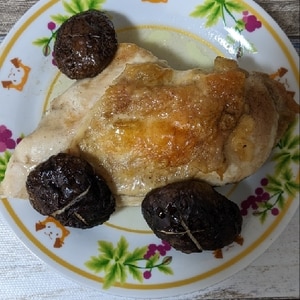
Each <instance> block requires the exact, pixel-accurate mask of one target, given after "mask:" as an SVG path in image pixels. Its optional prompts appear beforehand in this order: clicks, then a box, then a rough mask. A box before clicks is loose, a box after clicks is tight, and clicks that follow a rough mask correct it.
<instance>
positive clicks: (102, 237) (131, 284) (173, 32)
mask: <svg viewBox="0 0 300 300" xmlns="http://www.w3.org/2000/svg"><path fill="white" fill-rule="evenodd" d="M83 2H84V3H86V4H85V5H82V4H81V3H83ZM217 2H218V1H210V0H206V1H201V0H189V1H185V2H184V4H183V1H181V0H160V1H159V0H152V1H150V0H148V1H146V0H130V1H129V0H128V1H118V0H98V1H79V0H65V1H57V0H52V1H40V2H39V3H38V4H37V5H35V6H34V7H33V8H32V9H31V10H29V12H28V13H26V14H25V15H24V17H23V18H22V19H21V20H20V21H19V22H18V23H17V24H16V26H15V27H14V28H13V29H12V31H11V32H10V33H9V34H8V36H7V37H6V39H5V40H4V42H3V43H2V45H1V52H0V81H1V84H0V107H1V110H0V180H2V178H3V174H4V171H5V168H6V163H7V160H8V159H9V157H10V153H11V152H12V151H13V149H14V148H15V146H16V144H17V142H18V140H19V138H22V136H24V135H27V134H29V133H30V132H31V131H32V130H34V129H35V128H36V126H37V124H38V122H39V120H40V118H41V116H42V113H43V111H44V108H45V106H46V105H47V103H48V102H49V101H50V100H51V99H52V98H53V97H54V96H55V95H57V94H58V93H60V92H61V91H62V90H64V89H66V88H67V86H68V85H69V84H70V83H71V82H70V80H67V79H66V78H65V77H64V76H61V75H60V74H59V72H58V71H57V68H56V67H55V66H54V65H53V64H52V49H53V38H52V37H53V34H54V32H55V31H56V30H57V28H58V26H59V25H60V22H61V21H62V19H63V17H68V16H70V15H72V14H74V13H75V12H78V11H80V10H85V9H87V7H88V6H87V5H92V4H93V5H95V7H96V8H98V9H103V10H105V11H107V12H108V14H109V15H110V16H111V18H112V20H113V22H114V24H115V27H116V29H117V32H118V36H119V41H127V42H136V43H137V44H139V45H141V46H143V47H145V48H148V49H149V50H151V51H153V52H154V53H155V54H156V55H158V56H159V57H161V58H163V59H167V60H168V61H169V62H170V64H171V65H172V66H173V67H176V68H179V69H184V68H189V67H199V66H200V67H207V66H210V65H212V61H213V59H214V57H215V56H216V55H224V56H226V57H231V58H236V56H237V55H240V56H241V58H239V63H240V65H241V66H242V67H244V68H246V69H248V70H260V71H264V72H268V73H270V74H271V73H272V74H273V73H276V72H277V70H278V69H280V68H285V69H286V70H287V72H286V73H285V74H284V75H283V76H278V77H277V78H278V80H280V81H282V82H283V83H284V84H285V85H286V86H287V88H288V89H289V90H291V91H294V92H295V93H296V94H295V99H299V94H298V93H299V83H298V81H297V78H299V69H298V66H299V57H298V55H297V53H296V51H295V50H294V48H293V47H292V45H291V43H290V42H289V40H288V39H287V37H286V36H285V34H284V33H283V32H282V31H281V30H280V28H279V27H278V26H277V25H276V24H275V22H274V21H273V20H272V19H271V18H270V17H269V16H268V15H267V14H266V13H265V12H264V11H263V10H262V9H261V8H260V7H259V6H257V5H256V4H255V3H254V2H252V1H250V0H249V1H226V6H223V7H222V6H218V5H220V4H217ZM210 4H211V5H210ZM218 9H219V10H218ZM298 127H299V120H297V122H296V124H295V126H294V127H292V128H291V129H290V130H289V132H288V134H287V135H286V136H285V138H284V139H282V141H281V143H280V145H279V146H278V147H276V148H275V150H274V152H273V154H272V156H271V157H270V160H269V161H268V162H267V163H266V164H265V165H264V166H263V167H262V168H261V169H260V170H259V171H258V172H257V173H256V174H255V175H253V176H251V177H250V178H248V179H246V180H244V181H243V182H241V183H239V184H238V185H235V186H227V187H226V188H221V189H219V190H220V191H221V192H222V193H224V194H226V195H227V196H228V197H229V198H230V199H231V200H233V201H235V202H236V203H237V204H238V205H239V206H240V207H241V212H242V214H243V220H244V222H243V228H242V236H243V238H244V243H243V245H239V244H237V243H234V244H232V245H230V246H228V247H226V248H224V249H223V258H222V259H217V258H215V257H214V255H213V253H212V252H204V253H199V254H190V255H186V254H182V253H180V252H178V251H175V250H173V249H169V248H168V247H166V245H164V244H163V243H162V241H160V240H159V239H158V238H156V237H155V236H154V235H153V234H152V233H151V232H150V231H149V229H148V228H147V226H146V224H145V222H144V220H143V218H142V216H141V213H140V209H139V208H128V209H123V210H121V211H119V212H117V213H115V214H114V215H113V216H112V218H111V219H110V220H109V222H108V223H107V224H105V225H102V226H98V227H95V228H93V229H89V230H78V229H71V228H64V227H61V226H59V224H55V222H53V220H51V219H48V218H45V217H44V216H41V215H40V214H38V213H37V212H36V211H34V210H33V209H32V207H31V206H30V204H29V202H28V201H26V200H25V201H24V200H20V199H2V201H1V202H0V210H1V212H2V213H3V215H4V217H5V218H6V220H7V221H8V223H9V224H10V225H11V227H12V229H13V230H14V231H15V232H16V234H17V235H18V236H19V238H20V239H21V240H22V241H23V242H24V243H25V244H26V245H27V246H28V247H29V248H30V249H31V250H32V251H33V252H34V253H35V254H37V255H38V256H39V257H40V258H41V259H42V260H44V261H45V262H47V263H48V264H50V265H51V266H53V267H55V268H56V269H57V270H59V271H61V272H62V273H64V274H66V275H67V276H69V277H71V278H73V279H74V280H77V281H79V282H80V283H84V284H87V285H88V286H91V287H94V288H96V289H99V290H101V291H102V292H103V293H106V294H110V295H114V296H123V297H131V298H139V299H142V298H164V299H166V298H167V297H176V298H178V297H179V295H187V294H189V295H190V296H191V295H195V294H197V293H199V292H201V289H204V288H205V287H207V286H209V285H212V284H215V283H217V282H219V281H221V280H223V279H225V278H227V277H229V276H230V275H232V274H233V273H235V272H237V271H238V270H241V269H242V268H244V267H245V266H246V265H248V264H249V263H250V262H251V261H252V260H254V259H255V258H256V257H257V256H258V255H260V254H261V253H262V252H264V251H265V250H266V249H267V248H268V247H269V245H270V244H271V242H272V241H273V240H274V239H275V238H276V237H277V236H278V235H279V234H280V233H281V231H282V230H283V229H284V228H285V226H286V225H287V223H288V222H289V220H290V219H291V217H292V215H293V213H294V211H296V209H297V207H298V201H297V197H298V194H297V193H298V191H299V132H298V130H297V128H298ZM297 151H298V152H297ZM50 231H51V232H52V233H53V235H52V236H51V235H50ZM54 234H55V235H54ZM149 248H150V249H152V250H153V251H152V252H153V253H152V254H155V255H152V256H151V255H146V253H147V251H148V249H149ZM155 249H156V250H155ZM154 250H155V251H154ZM117 257H118V259H117Z"/></svg>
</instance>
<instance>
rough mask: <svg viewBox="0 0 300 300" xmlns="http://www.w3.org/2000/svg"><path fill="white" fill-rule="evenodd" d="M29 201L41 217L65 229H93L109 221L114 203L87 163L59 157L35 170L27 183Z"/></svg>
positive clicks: (64, 154) (49, 160) (104, 185)
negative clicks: (52, 219) (48, 218)
mask: <svg viewBox="0 0 300 300" xmlns="http://www.w3.org/2000/svg"><path fill="white" fill-rule="evenodd" d="M26 188H27V191H28V195H29V201H30V203H31V205H32V206H33V207H34V209H35V210H37V211H38V212H39V213H41V214H42V215H48V216H52V217H54V218H56V219H57V220H58V221H60V222H61V223H62V224H63V225H65V226H71V227H78V228H90V227H93V226H96V225H99V224H102V223H103V222H105V221H107V220H108V219H109V217H110V215H111V214H112V213H113V212H114V210H115V199H114V197H113V196H112V194H111V191H110V189H109V188H108V186H107V184H106V183H105V181H104V180H103V179H102V178H101V177H100V176H98V175H96V174H95V173H94V170H93V168H92V167H91V165H90V164H88V163H87V162H86V161H85V160H82V159H81V158H78V157H75V156H71V155H69V154H66V153H59V154H57V155H54V156H51V157H50V158H49V159H48V160H46V161H45V162H43V163H41V164H39V165H38V166H37V167H36V168H35V169H34V170H32V171H31V172H30V173H29V175H28V177H27V181H26Z"/></svg>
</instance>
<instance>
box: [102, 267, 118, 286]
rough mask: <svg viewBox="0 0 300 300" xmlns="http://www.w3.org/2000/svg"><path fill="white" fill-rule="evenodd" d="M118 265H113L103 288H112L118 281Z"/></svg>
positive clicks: (106, 276) (105, 278)
mask: <svg viewBox="0 0 300 300" xmlns="http://www.w3.org/2000/svg"><path fill="white" fill-rule="evenodd" d="M117 271H118V264H113V265H112V266H111V268H110V269H109V271H108V272H107V273H106V275H105V277H104V284H103V288H104V289H108V288H110V287H111V286H112V285H113V284H114V283H115V282H116V281H117V279H118V276H117Z"/></svg>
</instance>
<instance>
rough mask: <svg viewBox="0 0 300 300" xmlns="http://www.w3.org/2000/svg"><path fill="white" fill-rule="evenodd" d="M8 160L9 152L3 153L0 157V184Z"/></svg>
mask: <svg viewBox="0 0 300 300" xmlns="http://www.w3.org/2000/svg"><path fill="white" fill-rule="evenodd" d="M10 158H11V153H10V152H9V151H5V152H4V154H3V156H0V182H1V181H2V180H3V179H4V175H5V170H6V168H7V164H8V161H9V159H10Z"/></svg>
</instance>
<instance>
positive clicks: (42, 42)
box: [32, 37, 49, 47]
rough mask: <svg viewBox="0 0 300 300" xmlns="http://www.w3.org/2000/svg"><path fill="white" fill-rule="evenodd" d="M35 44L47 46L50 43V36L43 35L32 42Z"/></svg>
mask: <svg viewBox="0 0 300 300" xmlns="http://www.w3.org/2000/svg"><path fill="white" fill-rule="evenodd" d="M32 43H33V44H34V45H35V46H42V47H43V46H45V45H47V44H48V43H49V38H48V37H42V38H38V39H36V40H35V41H33V42H32Z"/></svg>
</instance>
